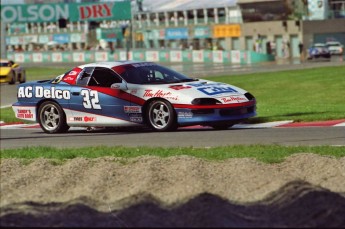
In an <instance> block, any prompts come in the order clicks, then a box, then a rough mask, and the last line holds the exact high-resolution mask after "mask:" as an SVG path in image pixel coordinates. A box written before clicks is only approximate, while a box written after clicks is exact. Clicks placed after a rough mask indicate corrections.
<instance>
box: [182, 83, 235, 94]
mask: <svg viewBox="0 0 345 229" xmlns="http://www.w3.org/2000/svg"><path fill="white" fill-rule="evenodd" d="M188 85H190V86H193V87H196V88H197V90H198V91H200V92H202V93H204V94H206V95H218V94H223V93H234V92H237V91H236V90H235V89H233V88H232V87H230V86H229V85H227V84H223V83H205V82H203V83H192V84H188Z"/></svg>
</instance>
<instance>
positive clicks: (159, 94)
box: [143, 89, 178, 100]
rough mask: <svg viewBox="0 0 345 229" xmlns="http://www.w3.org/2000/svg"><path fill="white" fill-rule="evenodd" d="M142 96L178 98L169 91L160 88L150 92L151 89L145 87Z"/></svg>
mask: <svg viewBox="0 0 345 229" xmlns="http://www.w3.org/2000/svg"><path fill="white" fill-rule="evenodd" d="M143 97H149V98H153V97H160V98H166V99H171V100H178V97H177V96H174V95H172V93H171V92H164V91H162V90H158V91H156V92H152V90H150V89H147V90H145V92H144V95H143Z"/></svg>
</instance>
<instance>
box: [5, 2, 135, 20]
mask: <svg viewBox="0 0 345 229" xmlns="http://www.w3.org/2000/svg"><path fill="white" fill-rule="evenodd" d="M0 7H1V20H2V21H4V22H7V23H12V22H57V21H58V20H59V19H60V18H65V19H68V20H69V21H71V22H76V21H85V20H86V21H100V20H130V19H131V2H130V1H123V2H104V3H93V2H91V3H44V4H10V5H3V4H1V6H0Z"/></svg>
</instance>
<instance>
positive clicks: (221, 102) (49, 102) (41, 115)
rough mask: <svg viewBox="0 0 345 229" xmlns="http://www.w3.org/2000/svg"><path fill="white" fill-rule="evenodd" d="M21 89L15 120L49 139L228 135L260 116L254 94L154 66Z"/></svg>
mask: <svg viewBox="0 0 345 229" xmlns="http://www.w3.org/2000/svg"><path fill="white" fill-rule="evenodd" d="M17 89H18V92H17V98H18V101H17V102H16V103H14V104H13V105H12V108H13V110H14V112H15V116H16V117H17V118H19V119H24V120H30V121H36V122H38V123H39V124H40V126H41V128H42V130H43V131H44V132H46V133H61V132H66V131H67V130H68V129H69V128H70V127H86V128H92V127H96V128H97V127H102V128H103V127H104V128H107V127H121V126H125V127H128V126H137V125H144V126H148V127H150V128H151V129H152V130H154V131H173V130H176V129H177V128H178V127H183V126H191V125H202V126H211V127H213V128H215V129H227V128H229V127H231V126H232V125H234V124H237V123H240V122H242V121H244V120H246V119H248V118H251V117H253V116H255V115H256V99H255V97H254V96H253V95H252V94H251V93H249V92H247V91H245V90H243V89H241V88H238V87H236V86H233V85H229V84H226V83H221V82H213V81H210V80H203V79H195V78H190V77H187V76H185V75H183V74H181V73H178V72H176V71H174V70H172V69H171V68H168V67H165V66H162V65H159V64H156V63H153V62H143V61H115V62H99V63H90V64H85V65H81V66H78V67H75V68H73V69H71V70H70V71H68V72H66V73H65V74H62V75H59V76H57V77H56V78H54V79H51V80H41V81H35V82H27V83H25V84H21V85H18V86H17Z"/></svg>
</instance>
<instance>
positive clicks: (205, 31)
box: [194, 26, 212, 38]
mask: <svg viewBox="0 0 345 229" xmlns="http://www.w3.org/2000/svg"><path fill="white" fill-rule="evenodd" d="M210 37H212V34H211V30H210V27H208V26H196V27H195V28H194V38H210Z"/></svg>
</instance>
